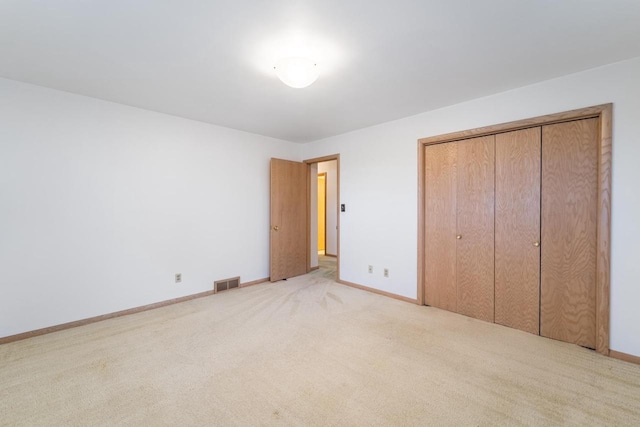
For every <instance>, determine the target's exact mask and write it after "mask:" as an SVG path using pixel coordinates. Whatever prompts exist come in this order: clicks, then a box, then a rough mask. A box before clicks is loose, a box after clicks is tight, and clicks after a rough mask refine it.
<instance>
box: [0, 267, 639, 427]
mask: <svg viewBox="0 0 640 427" xmlns="http://www.w3.org/2000/svg"><path fill="white" fill-rule="evenodd" d="M0 424H2V425H10V426H19V425H41V426H55V425H78V426H97V425H134V426H141V425H149V426H162V425H180V426H186V425H197V426H205V425H220V426H232V425H239V426H256V425H317V426H375V425H386V426H414V425H415V426H430V425H431V426H442V425H469V426H477V425H483V426H497V425H545V426H546V425H576V426H586V425H629V426H631V425H636V426H637V425H640V366H636V365H632V364H628V363H624V362H621V361H617V360H614V359H610V358H606V357H602V356H600V355H598V354H595V353H593V352H591V351H589V350H585V349H582V348H580V347H577V346H574V345H569V344H564V343H561V342H557V341H552V340H549V339H544V338H540V337H537V336H534V335H529V334H526V333H523V332H519V331H516V330H512V329H508V328H505V327H500V326H497V325H493V324H488V323H484V322H481V321H476V320H473V319H469V318H466V317H463V316H459V315H456V314H452V313H448V312H445V311H440V310H437V309H432V308H427V307H419V306H416V305H412V304H408V303H404V302H400V301H396V300H393V299H389V298H386V297H382V296H378V295H374V294H370V293H367V292H364V291H361V290H357V289H352V288H348V287H345V286H342V285H338V284H335V283H334V282H331V281H330V280H328V279H325V278H323V277H322V272H321V271H320V272H316V273H315V274H310V275H307V276H303V277H299V278H295V279H289V280H288V281H283V282H278V283H274V284H263V285H257V286H253V287H249V288H243V289H237V290H232V291H228V292H226V293H221V294H218V295H214V296H211V297H206V298H202V299H198V300H193V301H190V302H186V303H182V304H178V305H173V306H169V307H165V308H161V309H157V310H153V311H148V312H144V313H140V314H136V315H132V316H127V317H122V318H118V319H112V320H108V321H105V322H101V323H96V324H92V325H88V326H85V327H81V328H76V329H71V330H67V331H63V332H59V333H55V334H50V335H46V336H41V337H37V338H32V339H29V340H25V341H20V342H15V343H11V344H7V345H2V346H0Z"/></svg>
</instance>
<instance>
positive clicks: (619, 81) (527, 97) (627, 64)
mask: <svg viewBox="0 0 640 427" xmlns="http://www.w3.org/2000/svg"><path fill="white" fill-rule="evenodd" d="M608 102H613V103H614V113H613V120H614V123H613V203H612V262H611V348H612V349H614V350H617V351H622V352H625V353H629V354H633V355H637V356H640V309H638V307H640V262H638V257H639V255H640V243H639V242H640V221H639V218H640V191H638V185H639V184H640V168H639V167H638V159H640V58H635V59H633V60H629V61H624V62H620V63H616V64H611V65H608V66H605V67H600V68H597V69H593V70H589V71H585V72H582V73H577V74H573V75H569V76H565V77H562V78H558V79H554V80H549V81H546V82H542V83H539V84H535V85H531V86H527V87H523V88H520V89H516V90H512V91H509V92H504V93H500V94H497V95H493V96H489V97H485V98H480V99H476V100H473V101H470V102H465V103H462V104H457V105H453V106H451V107H447V108H443V109H440V110H436V111H432V112H428V113H424V114H420V115H417V116H413V117H408V118H405V119H402V120H397V121H394V122H389V123H386V124H382V125H379V126H374V127H370V128H366V129H362V130H359V131H355V132H351V133H348V134H344V135H340V136H336V137H332V138H328V139H325V140H321V141H317V142H314V143H310V144H306V145H305V147H304V152H303V157H304V158H312V157H319V156H323V155H328V154H334V153H340V167H341V174H340V198H341V203H346V205H347V211H346V212H345V213H342V214H341V215H342V217H341V219H340V224H341V230H340V231H341V234H340V275H341V278H342V279H344V280H347V281H351V282H355V283H359V284H362V285H365V286H369V287H373V288H376V289H381V290H384V291H388V292H392V293H395V294H399V295H404V296H407V297H411V298H415V297H416V281H417V278H416V275H417V260H416V251H417V179H418V176H417V174H418V169H417V139H418V138H422V137H428V136H433V135H440V134H444V133H448V132H454V131H460V130H464V129H471V128H476V127H480V126H487V125H492V124H498V123H504V122H509V121H512V120H519V119H524V118H529V117H535V116H540V115H545V114H550V113H556V112H561V111H567V110H571V109H576V108H581V107H587V106H592V105H597V104H603V103H608ZM369 264H371V265H373V266H374V268H375V270H374V274H368V273H367V265H369ZM385 267H387V268H389V269H390V277H389V278H388V279H385V278H384V277H383V276H382V269H383V268H385Z"/></svg>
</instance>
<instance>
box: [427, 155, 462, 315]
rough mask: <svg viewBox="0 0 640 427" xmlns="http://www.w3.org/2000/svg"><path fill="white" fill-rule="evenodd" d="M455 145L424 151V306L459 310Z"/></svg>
mask: <svg viewBox="0 0 640 427" xmlns="http://www.w3.org/2000/svg"><path fill="white" fill-rule="evenodd" d="M456 160H457V145H456V144H455V143H447V144H437V145H430V146H427V147H425V158H424V162H425V168H424V170H425V227H424V229H425V258H426V259H425V272H424V280H425V283H424V284H425V289H424V290H425V303H426V304H427V305H430V306H433V307H438V308H442V309H445V310H450V311H456V310H457V301H456V299H457V293H456V240H455V235H456V180H457V175H456Z"/></svg>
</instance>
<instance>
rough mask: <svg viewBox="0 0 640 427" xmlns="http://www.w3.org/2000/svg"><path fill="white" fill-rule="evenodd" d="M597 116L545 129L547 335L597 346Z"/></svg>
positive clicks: (544, 293) (544, 302) (544, 292)
mask: <svg viewBox="0 0 640 427" xmlns="http://www.w3.org/2000/svg"><path fill="white" fill-rule="evenodd" d="M598 132H599V125H598V120H597V119H586V120H578V121H573V122H567V123H560V124H555V125H549V126H544V127H543V128H542V236H541V237H542V246H541V250H542V269H541V279H542V280H541V312H540V315H541V319H540V320H541V323H540V333H541V335H543V336H546V337H550V338H555V339H558V340H562V341H567V342H571V343H576V344H579V345H582V346H585V347H591V348H593V347H595V324H596V315H595V300H596V296H595V294H596V220H597V194H598V182H597V176H598V170H597V165H598Z"/></svg>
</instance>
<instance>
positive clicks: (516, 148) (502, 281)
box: [495, 127, 541, 334]
mask: <svg viewBox="0 0 640 427" xmlns="http://www.w3.org/2000/svg"><path fill="white" fill-rule="evenodd" d="M540 139H541V130H540V128H539V127H536V128H531V129H524V130H518V131H514V132H507V133H502V134H498V135H496V217H495V221H496V236H495V237H496V243H495V251H496V253H495V257H496V282H495V307H496V311H495V322H496V323H498V324H500V325H505V326H510V327H512V328H516V329H521V330H523V331H527V332H531V333H533V334H538V333H539V332H540V144H541V141H540Z"/></svg>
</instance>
